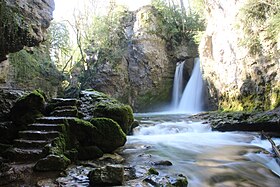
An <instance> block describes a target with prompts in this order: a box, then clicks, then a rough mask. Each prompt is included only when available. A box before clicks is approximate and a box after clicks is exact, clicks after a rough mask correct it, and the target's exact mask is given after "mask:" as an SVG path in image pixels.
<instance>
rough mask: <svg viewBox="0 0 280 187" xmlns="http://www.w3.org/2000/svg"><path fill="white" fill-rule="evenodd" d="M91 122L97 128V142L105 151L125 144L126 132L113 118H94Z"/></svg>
mask: <svg viewBox="0 0 280 187" xmlns="http://www.w3.org/2000/svg"><path fill="white" fill-rule="evenodd" d="M90 122H91V123H92V125H93V126H95V127H96V129H97V134H96V137H95V144H96V145H97V146H98V147H99V148H100V149H101V150H102V151H104V152H105V153H110V152H112V151H114V150H116V149H117V148H118V147H121V146H123V145H124V144H125V142H126V135H125V133H124V132H123V130H122V129H121V127H120V126H119V124H118V123H116V122H115V121H113V120H112V119H109V118H93V119H91V121H90Z"/></svg>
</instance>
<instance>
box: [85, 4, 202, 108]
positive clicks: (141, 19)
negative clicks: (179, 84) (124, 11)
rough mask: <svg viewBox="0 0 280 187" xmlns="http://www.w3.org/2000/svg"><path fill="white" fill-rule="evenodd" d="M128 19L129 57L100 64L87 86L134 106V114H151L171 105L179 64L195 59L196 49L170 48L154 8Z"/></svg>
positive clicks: (193, 47)
mask: <svg viewBox="0 0 280 187" xmlns="http://www.w3.org/2000/svg"><path fill="white" fill-rule="evenodd" d="M128 20H129V21H128V22H127V23H125V31H126V36H127V38H128V43H127V45H128V50H127V52H126V53H127V54H125V55H124V58H123V59H122V60H121V61H120V62H117V63H115V64H110V63H109V62H105V63H102V64H99V65H98V67H97V68H96V73H95V74H94V75H93V77H92V79H91V83H90V84H89V85H88V87H89V88H94V89H96V90H98V91H102V92H105V93H107V94H109V95H111V96H113V97H115V98H118V99H120V100H121V101H123V102H125V103H129V104H131V105H132V106H133V108H134V110H135V111H143V110H145V111H151V110H154V109H156V108H158V107H162V106H164V105H167V104H168V103H169V102H170V99H171V90H172V84H173V76H174V70H175V66H176V62H177V61H178V60H182V59H186V58H191V57H195V56H196V54H197V53H196V49H197V47H196V46H192V47H190V46H189V45H187V44H185V45H179V46H177V47H176V48H175V47H174V49H172V50H171V49H169V48H168V41H166V40H165V39H163V38H162V37H161V33H158V32H159V30H160V28H159V25H158V24H157V23H158V13H157V10H156V9H155V8H154V7H153V6H145V7H142V8H140V9H139V10H137V11H136V12H131V14H130V17H129V19H128ZM186 43H187V42H186ZM189 67H192V65H190V66H189Z"/></svg>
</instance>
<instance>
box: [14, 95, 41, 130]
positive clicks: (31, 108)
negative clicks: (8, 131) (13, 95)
mask: <svg viewBox="0 0 280 187" xmlns="http://www.w3.org/2000/svg"><path fill="white" fill-rule="evenodd" d="M44 111H45V98H44V96H43V94H42V93H41V92H40V91H38V90H34V91H33V92H31V93H29V94H27V95H25V96H23V97H21V98H19V99H18V100H17V102H16V103H15V105H14V106H13V108H12V109H11V113H10V115H11V120H13V122H15V123H16V124H18V125H26V124H29V123H33V122H34V121H35V119H36V118H38V117H41V116H43V113H44Z"/></svg>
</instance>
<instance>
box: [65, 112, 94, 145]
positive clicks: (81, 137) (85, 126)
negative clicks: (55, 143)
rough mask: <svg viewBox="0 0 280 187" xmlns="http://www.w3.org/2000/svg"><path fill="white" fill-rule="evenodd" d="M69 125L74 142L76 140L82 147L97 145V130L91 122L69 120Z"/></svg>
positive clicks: (76, 119)
mask: <svg viewBox="0 0 280 187" xmlns="http://www.w3.org/2000/svg"><path fill="white" fill-rule="evenodd" d="M68 124H69V130H70V136H71V139H72V141H74V139H76V140H77V141H78V142H79V144H80V145H81V146H89V145H95V143H94V142H95V140H94V137H95V134H96V132H97V129H96V127H95V126H93V125H92V124H91V123H90V122H88V121H85V120H81V119H78V118H75V119H71V120H68ZM73 143H74V142H73Z"/></svg>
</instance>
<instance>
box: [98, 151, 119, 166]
mask: <svg viewBox="0 0 280 187" xmlns="http://www.w3.org/2000/svg"><path fill="white" fill-rule="evenodd" d="M97 161H99V162H103V163H110V164H121V163H123V162H124V158H123V157H122V156H120V155H118V154H117V153H113V154H104V155H103V156H102V157H101V158H99V159H98V160H97Z"/></svg>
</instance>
